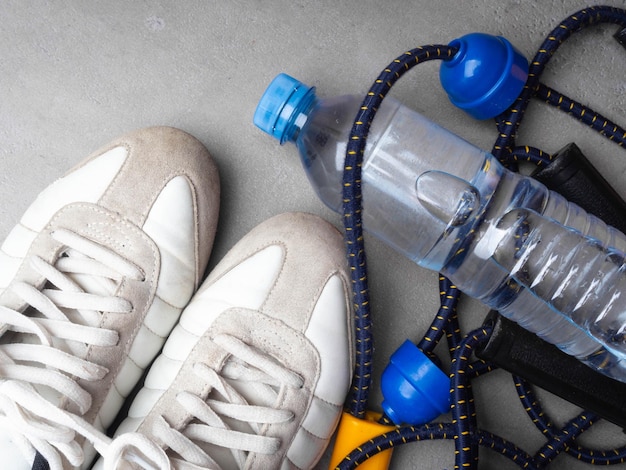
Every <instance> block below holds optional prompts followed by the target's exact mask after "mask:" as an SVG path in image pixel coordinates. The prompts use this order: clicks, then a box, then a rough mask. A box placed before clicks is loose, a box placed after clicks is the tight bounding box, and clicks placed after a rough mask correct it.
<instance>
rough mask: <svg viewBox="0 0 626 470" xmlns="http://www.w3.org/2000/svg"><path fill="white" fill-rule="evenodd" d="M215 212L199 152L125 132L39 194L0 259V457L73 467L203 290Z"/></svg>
mask: <svg viewBox="0 0 626 470" xmlns="http://www.w3.org/2000/svg"><path fill="white" fill-rule="evenodd" d="M218 206H219V181H218V174H217V169H216V167H215V164H214V162H213V161H212V159H211V157H210V156H209V154H208V152H207V151H206V149H205V148H204V146H203V145H202V144H201V143H200V142H198V141H197V140H196V139H194V138H193V137H191V136H190V135H188V134H186V133H184V132H182V131H179V130H176V129H171V128H150V129H144V130H141V131H138V132H134V133H131V134H129V135H127V136H125V137H122V138H121V139H119V140H117V141H115V142H113V143H111V144H110V145H108V146H107V147H105V148H104V149H102V150H100V151H98V152H96V153H94V154H93V155H92V156H90V157H89V158H87V159H86V160H85V161H84V162H82V163H81V164H80V165H78V166H77V167H75V168H74V169H73V170H71V171H70V172H69V173H67V174H66V175H65V176H64V177H63V178H61V179H59V180H58V181H56V182H55V183H53V184H52V185H51V186H49V187H48V188H47V189H46V190H44V191H43V192H42V193H41V194H40V195H39V197H38V198H37V199H36V200H35V202H34V203H33V204H32V205H31V206H30V207H29V209H28V210H27V211H26V213H25V214H24V216H23V218H22V220H21V221H20V223H19V224H18V225H17V226H16V227H15V228H14V229H13V230H12V231H11V233H10V234H9V236H8V238H7V240H6V241H5V242H4V244H3V245H2V249H1V252H0V325H1V327H0V456H2V457H1V460H2V467H3V468H10V469H12V470H22V469H24V470H30V469H31V467H32V466H33V462H34V460H35V457H36V454H37V453H39V454H40V455H39V456H38V457H37V458H38V459H39V457H41V456H43V457H44V458H45V460H47V462H48V464H49V466H50V468H51V469H53V470H55V469H69V468H86V467H88V466H89V465H90V464H91V463H92V461H93V459H94V457H95V454H96V452H95V450H94V448H93V446H94V445H95V446H96V448H97V449H98V450H99V451H100V450H102V451H104V448H105V447H106V446H107V445H108V442H109V439H108V438H106V437H105V436H104V434H101V431H103V430H105V429H106V428H107V427H109V426H110V425H111V423H112V422H113V420H114V419H115V417H116V415H117V414H118V412H119V410H120V408H121V407H122V404H123V403H124V400H125V398H126V397H127V396H128V395H129V393H130V392H131V390H132V389H133V388H134V387H135V385H136V384H137V383H138V381H139V380H140V378H141V376H142V374H143V371H144V369H145V368H146V367H147V366H148V365H149V364H150V363H151V362H152V360H153V359H154V357H155V356H156V355H157V353H158V352H159V350H160V349H161V347H162V345H163V342H164V341H165V338H166V337H167V335H168V334H169V332H170V331H171V329H172V328H173V326H174V325H175V324H176V322H177V320H178V318H179V316H180V312H181V311H182V308H183V307H184V306H185V305H186V304H187V303H188V301H189V299H190V298H191V296H192V295H193V293H194V291H195V289H196V287H197V286H198V284H199V282H200V281H201V279H202V276H203V274H204V270H205V268H206V264H207V261H208V257H209V252H210V249H211V246H212V243H213V238H214V234H215V228H216V223H217V214H218V208H219V207H218Z"/></svg>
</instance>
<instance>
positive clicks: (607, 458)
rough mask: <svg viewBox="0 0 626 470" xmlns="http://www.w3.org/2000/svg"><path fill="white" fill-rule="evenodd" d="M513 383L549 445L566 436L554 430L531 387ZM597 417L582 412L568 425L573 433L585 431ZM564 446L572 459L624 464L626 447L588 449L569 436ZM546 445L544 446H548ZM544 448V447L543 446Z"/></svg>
mask: <svg viewBox="0 0 626 470" xmlns="http://www.w3.org/2000/svg"><path fill="white" fill-rule="evenodd" d="M513 380H514V381H515V388H516V389H517V393H518V395H519V398H520V401H521V403H522V406H523V407H524V409H525V410H526V413H527V414H528V417H529V418H530V419H531V420H532V422H533V423H534V424H535V426H536V427H537V429H538V430H539V431H541V433H542V434H543V435H544V436H546V438H547V439H549V442H548V443H550V442H551V441H552V440H553V439H555V438H556V439H557V440H561V438H560V436H561V435H563V434H566V432H564V431H563V430H555V427H554V424H553V423H552V420H551V419H550V417H549V416H548V415H547V414H546V413H545V412H544V410H543V408H542V406H541V404H540V403H539V401H538V400H537V398H536V396H535V393H534V392H533V389H532V387H531V384H530V383H529V382H528V381H527V380H526V379H524V378H522V377H517V376H515V377H513ZM597 420H598V417H597V416H596V415H595V414H594V413H591V412H588V411H583V412H582V413H580V414H579V415H578V416H577V417H576V418H574V419H573V420H572V421H571V422H570V423H573V424H570V425H571V426H573V427H574V428H575V429H574V430H573V431H574V432H576V431H578V430H579V429H582V430H584V429H587V428H588V427H589V426H591V423H592V422H596V421H597ZM564 441H565V442H564V444H565V443H566V444H567V446H566V447H563V448H561V449H560V450H564V451H565V452H567V453H568V454H569V455H571V456H572V457H574V458H576V459H577V460H580V461H582V462H587V463H590V464H595V465H616V464H623V463H624V462H626V447H621V448H619V449H611V450H604V449H589V448H586V447H583V446H580V445H577V444H575V443H574V440H573V439H571V438H570V435H569V434H567V435H566V439H565V440H564ZM548 443H546V445H547V444H548ZM544 447H545V445H544Z"/></svg>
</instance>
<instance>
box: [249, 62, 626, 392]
mask: <svg viewBox="0 0 626 470" xmlns="http://www.w3.org/2000/svg"><path fill="white" fill-rule="evenodd" d="M361 102H362V97H359V96H342V97H335V98H329V99H323V100H320V99H318V98H317V97H316V95H315V89H314V88H312V87H309V86H307V85H304V84H302V83H301V82H299V81H297V80H295V79H293V78H291V77H289V76H288V75H285V74H281V75H279V76H277V77H276V78H275V79H274V81H273V82H272V83H271V84H270V85H269V87H268V89H267V91H266V92H265V94H264V95H263V97H262V98H261V100H260V102H259V105H258V107H257V110H256V113H255V116H254V122H255V124H256V125H257V126H258V127H259V128H261V129H262V130H264V131H265V132H267V133H269V134H270V135H272V136H274V137H275V138H276V139H278V140H279V141H280V143H281V144H284V143H286V142H293V143H295V144H296V145H297V148H298V150H299V153H300V157H301V159H302V163H303V166H304V168H305V171H306V173H307V175H308V177H309V180H310V182H311V184H312V185H313V187H314V188H315V191H316V192H317V194H318V195H319V197H320V198H321V199H322V201H323V202H324V203H325V204H326V205H327V206H328V207H330V208H331V209H333V210H335V211H337V212H340V211H341V207H342V177H343V166H344V160H345V154H346V146H347V141H348V138H349V134H350V129H351V127H352V124H353V121H354V118H355V116H356V115H357V111H358V109H359V106H360V104H361ZM362 192H363V226H364V228H365V230H366V231H368V232H369V233H371V234H373V235H375V236H377V237H379V238H380V239H382V240H383V241H385V242H386V243H387V244H389V245H390V246H391V247H393V248H395V249H396V250H398V251H399V252H400V253H402V254H404V255H405V256H407V257H408V258H410V259H411V260H413V261H414V262H415V263H417V264H418V265H420V266H423V267H425V268H428V269H431V270H434V271H437V272H441V273H442V274H444V275H445V276H447V277H448V278H449V279H450V280H451V281H453V282H454V283H455V284H456V285H457V286H458V287H459V288H460V289H461V290H462V291H463V292H464V293H466V294H468V295H470V296H472V297H475V298H477V299H479V300H481V301H482V302H483V303H485V304H486V305H487V306H489V307H491V308H493V309H497V310H498V311H500V313H501V314H502V315H504V316H506V317H508V318H510V319H512V320H514V321H516V322H518V323H519V324H520V325H522V326H523V327H525V328H526V329H528V330H530V331H532V332H534V333H536V334H537V335H539V336H540V337H542V338H543V339H545V340H546V341H548V342H550V343H553V344H555V345H557V346H558V347H559V348H560V349H562V350H563V351H565V352H566V353H568V354H570V355H573V356H575V357H577V358H578V359H579V360H581V361H583V362H584V363H586V364H587V365H589V366H591V367H593V368H595V369H597V370H599V371H601V372H603V373H604V374H606V375H608V376H610V377H613V378H615V379H618V380H621V381H624V382H626V341H625V338H626V337H625V334H626V276H625V275H624V268H623V264H624V253H625V252H626V236H624V235H623V234H622V233H621V232H619V231H617V230H616V229H614V228H612V227H609V226H607V225H606V224H605V223H604V222H602V221H601V220H600V219H598V218H596V217H594V216H591V215H589V214H587V213H586V212H585V211H584V210H582V209H581V208H580V207H578V206H576V205H574V204H573V203H570V202H568V201H567V200H566V199H564V198H563V197H562V196H560V195H558V194H557V193H554V192H551V191H549V190H548V189H547V188H546V187H545V186H543V185H542V184H541V183H539V182H538V181H536V180H534V179H532V178H530V177H527V176H524V175H521V174H518V173H514V172H511V171H509V170H507V169H506V168H504V167H503V166H502V165H501V164H500V163H499V162H498V161H497V159H496V158H495V157H494V156H493V155H491V154H489V153H487V152H485V151H483V150H481V149H479V148H477V147H475V146H473V145H471V144H470V143H468V142H466V141H465V140H463V139H461V138H460V137H458V136H456V135H454V134H452V133H450V132H449V131H447V130H446V129H444V128H442V127H440V126H438V125H437V124H435V123H433V122H431V121H429V120H428V119H426V118H425V117H423V116H422V115H420V114H418V113H417V112H415V111H413V110H410V109H408V108H407V107H405V106H403V105H401V104H400V103H399V102H398V101H395V100H393V99H391V98H387V99H385V101H384V102H383V104H382V105H381V107H380V109H379V110H378V113H377V114H376V118H375V119H374V121H373V123H372V126H371V129H370V133H369V136H368V142H367V147H366V150H365V155H364V161H363V169H362Z"/></svg>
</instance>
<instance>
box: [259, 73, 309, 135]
mask: <svg viewBox="0 0 626 470" xmlns="http://www.w3.org/2000/svg"><path fill="white" fill-rule="evenodd" d="M314 98H315V88H314V87H310V86H308V85H305V84H304V83H302V82H300V81H298V80H296V79H295V78H293V77H290V76H289V75H287V74H285V73H281V74H279V75H277V76H276V78H274V80H272V82H271V83H270V84H269V86H268V87H267V90H265V93H263V96H262V97H261V100H260V101H259V104H258V105H257V108H256V111H255V112H254V124H255V125H256V126H257V127H258V128H259V129H261V130H262V131H264V132H267V133H268V134H269V135H271V136H273V137H275V138H276V139H278V140H279V141H280V143H281V144H284V143H285V142H287V141H288V140H291V139H293V138H294V134H295V131H296V129H297V126H296V125H295V124H296V118H297V117H298V116H299V115H300V114H301V113H302V112H303V111H305V110H306V109H307V108H308V106H309V104H310V103H311V102H312V101H313V99H314Z"/></svg>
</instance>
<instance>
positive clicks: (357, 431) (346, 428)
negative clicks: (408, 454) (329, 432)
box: [328, 411, 396, 470]
mask: <svg viewBox="0 0 626 470" xmlns="http://www.w3.org/2000/svg"><path fill="white" fill-rule="evenodd" d="M380 417H381V415H380V414H378V413H374V412H373V411H368V412H366V413H365V419H360V418H357V417H355V416H353V415H351V414H350V413H346V412H344V413H343V415H342V416H341V421H340V422H339V430H338V431H337V439H336V441H335V448H334V449H333V455H332V456H331V458H330V467H328V468H329V470H334V469H335V468H336V467H337V465H339V464H340V463H341V461H342V460H343V459H344V458H345V457H346V455H348V454H349V453H350V452H352V451H353V450H354V449H356V448H358V447H359V446H360V445H361V444H363V443H365V442H367V441H369V440H370V439H372V438H373V437H376V436H380V435H381V434H384V433H386V432H389V431H393V430H394V429H396V427H395V426H389V425H385V424H380V423H378V420H379V419H380ZM392 453H393V449H388V450H385V451H383V452H379V453H378V454H376V455H374V456H372V457H370V458H369V459H367V460H366V461H365V462H364V463H362V464H361V465H359V470H361V469H363V470H384V469H386V468H389V462H390V461H391V454H392Z"/></svg>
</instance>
